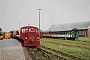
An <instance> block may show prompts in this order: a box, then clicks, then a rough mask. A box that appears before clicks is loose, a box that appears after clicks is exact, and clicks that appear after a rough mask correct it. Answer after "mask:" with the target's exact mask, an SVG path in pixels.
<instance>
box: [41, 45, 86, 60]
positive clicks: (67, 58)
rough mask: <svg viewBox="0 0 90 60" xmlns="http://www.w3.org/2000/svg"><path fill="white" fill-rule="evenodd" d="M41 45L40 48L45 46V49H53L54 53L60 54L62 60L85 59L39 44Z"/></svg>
mask: <svg viewBox="0 0 90 60" xmlns="http://www.w3.org/2000/svg"><path fill="white" fill-rule="evenodd" d="M41 47H42V48H45V49H47V50H50V51H53V52H55V53H57V54H59V55H62V57H61V58H64V60H85V59H82V58H80V57H76V56H73V55H69V54H67V53H63V52H60V51H56V50H54V49H51V48H47V47H45V46H41Z"/></svg>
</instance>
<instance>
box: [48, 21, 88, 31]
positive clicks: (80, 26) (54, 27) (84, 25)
mask: <svg viewBox="0 0 90 60" xmlns="http://www.w3.org/2000/svg"><path fill="white" fill-rule="evenodd" d="M73 28H78V29H88V28H90V21H86V22H77V23H66V24H56V25H52V26H51V27H50V28H48V29H47V30H46V31H70V30H72V29H73Z"/></svg>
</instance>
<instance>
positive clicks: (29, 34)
mask: <svg viewBox="0 0 90 60" xmlns="http://www.w3.org/2000/svg"><path fill="white" fill-rule="evenodd" d="M20 34H21V35H20V37H21V38H22V39H23V40H24V46H40V40H39V39H38V32H37V28H35V27H30V26H28V27H27V28H21V33H20Z"/></svg>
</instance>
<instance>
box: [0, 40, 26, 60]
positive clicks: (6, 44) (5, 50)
mask: <svg viewBox="0 0 90 60" xmlns="http://www.w3.org/2000/svg"><path fill="white" fill-rule="evenodd" d="M0 60H25V56H24V52H23V49H22V46H21V44H20V42H19V41H18V40H15V39H3V40H0Z"/></svg>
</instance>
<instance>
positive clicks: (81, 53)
mask: <svg viewBox="0 0 90 60" xmlns="http://www.w3.org/2000/svg"><path fill="white" fill-rule="evenodd" d="M82 39H84V41H87V40H88V41H89V39H90V38H86V37H85V38H84V37H83V38H79V40H82ZM85 39H86V40H85ZM51 42H55V43H51ZM59 42H60V43H62V44H59ZM63 44H67V45H75V46H86V47H88V48H90V43H87V42H81V41H72V40H63V39H51V38H43V39H41V45H42V46H46V47H48V48H52V49H55V50H57V51H61V52H64V53H67V54H70V55H74V56H77V57H80V58H84V59H86V60H88V59H90V50H88V49H85V48H79V47H74V46H67V45H63Z"/></svg>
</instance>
